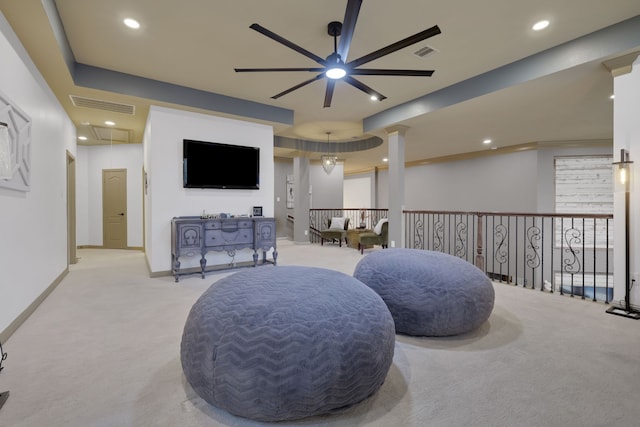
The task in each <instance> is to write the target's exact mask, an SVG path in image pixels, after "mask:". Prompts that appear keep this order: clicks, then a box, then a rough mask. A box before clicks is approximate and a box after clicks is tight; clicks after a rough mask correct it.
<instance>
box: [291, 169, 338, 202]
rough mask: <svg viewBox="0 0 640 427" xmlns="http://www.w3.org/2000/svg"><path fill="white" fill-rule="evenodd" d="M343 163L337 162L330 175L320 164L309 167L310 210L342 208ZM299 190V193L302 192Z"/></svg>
mask: <svg viewBox="0 0 640 427" xmlns="http://www.w3.org/2000/svg"><path fill="white" fill-rule="evenodd" d="M343 179H344V163H341V162H338V163H336V166H335V167H334V168H333V170H332V171H331V174H330V175H327V173H326V172H325V171H324V169H322V165H320V164H312V165H310V167H309V183H310V184H311V208H312V209H330V208H342V207H343V206H342V201H343V196H342V195H343ZM303 190H304V189H300V190H299V191H303Z"/></svg>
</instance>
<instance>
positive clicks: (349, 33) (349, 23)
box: [235, 0, 440, 107]
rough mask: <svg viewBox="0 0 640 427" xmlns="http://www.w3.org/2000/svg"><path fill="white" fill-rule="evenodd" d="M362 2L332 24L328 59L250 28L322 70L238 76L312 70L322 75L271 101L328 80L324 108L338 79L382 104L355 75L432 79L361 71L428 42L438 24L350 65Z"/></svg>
mask: <svg viewBox="0 0 640 427" xmlns="http://www.w3.org/2000/svg"><path fill="white" fill-rule="evenodd" d="M361 5H362V0H349V1H348V3H347V9H346V11H345V14H344V19H343V22H342V23H341V22H337V21H333V22H330V23H329V25H328V28H327V31H328V33H329V35H330V36H332V37H333V53H332V54H331V55H329V56H328V57H327V58H321V57H319V56H318V55H315V54H313V53H311V52H309V51H308V50H306V49H304V48H302V47H300V46H298V45H297V44H295V43H293V42H290V41H289V40H287V39H285V38H284V37H281V36H279V35H278V34H276V33H274V32H272V31H269V30H267V29H266V28H264V27H262V26H261V25H259V24H252V25H251V26H250V27H249V28H251V29H252V30H255V31H257V32H259V33H261V34H263V35H265V36H267V37H269V38H270V39H273V40H275V41H277V42H278V43H281V44H283V45H285V46H286V47H288V48H290V49H293V50H295V51H296V52H298V53H300V54H302V55H304V56H306V57H307V58H310V59H313V60H314V61H316V62H317V63H318V64H320V65H322V67H317V68H236V69H235V71H236V72H238V73H246V72H270V71H310V72H312V73H319V74H317V75H316V76H315V77H313V78H311V79H309V80H306V81H304V82H302V83H299V84H297V85H295V86H293V87H291V88H289V89H287V90H285V91H283V92H280V93H278V94H276V95H274V96H272V97H271V98H273V99H278V98H280V97H281V96H284V95H286V94H288V93H291V92H293V91H294V90H297V89H300V88H301V87H303V86H306V85H308V84H310V83H313V82H315V81H317V80H320V79H322V78H324V77H327V89H326V91H325V95H324V106H325V107H330V106H331V99H332V98H333V90H334V88H335V84H336V81H337V80H343V81H344V82H346V83H348V84H350V85H351V86H353V87H355V88H356V89H359V90H361V91H362V92H364V93H366V94H368V95H369V96H371V97H372V98H375V99H377V100H379V101H382V100H383V99H386V96H384V95H382V94H381V93H379V92H377V91H375V90H374V89H372V88H370V87H369V86H367V85H365V84H364V83H362V82H361V81H359V80H357V79H355V78H354V77H353V76H423V77H429V76H431V75H432V74H433V70H390V69H378V68H358V67H359V66H361V65H364V64H366V63H368V62H371V61H373V60H375V59H378V58H380V57H383V56H385V55H388V54H390V53H393V52H395V51H397V50H400V49H403V48H405V47H407V46H411V45H412V44H415V43H418V42H420V41H422V40H426V39H427V38H429V37H433V36H435V35H438V34H440V28H438V26H437V25H434V26H433V27H431V28H428V29H426V30H424V31H421V32H419V33H417V34H414V35H412V36H410V37H407V38H405V39H403V40H400V41H398V42H395V43H393V44H390V45H388V46H385V47H383V48H381V49H378V50H376V51H374V52H371V53H369V54H367V55H364V56H362V57H360V58H357V59H354V60H352V61H349V62H346V59H347V55H348V54H349V47H350V45H351V39H352V38H353V33H354V30H355V27H356V21H357V19H358V13H359V12H360V6H361ZM338 36H340V44H338V42H337V37H338Z"/></svg>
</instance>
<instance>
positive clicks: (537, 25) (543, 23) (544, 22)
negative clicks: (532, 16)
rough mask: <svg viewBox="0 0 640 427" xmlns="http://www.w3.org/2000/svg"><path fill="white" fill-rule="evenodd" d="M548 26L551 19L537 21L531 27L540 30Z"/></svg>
mask: <svg viewBox="0 0 640 427" xmlns="http://www.w3.org/2000/svg"><path fill="white" fill-rule="evenodd" d="M548 26H549V21H547V20H546V19H545V20H542V21H538V22H536V23H535V24H533V27H531V28H532V29H533V31H540V30H544V29H545V28H547V27H548Z"/></svg>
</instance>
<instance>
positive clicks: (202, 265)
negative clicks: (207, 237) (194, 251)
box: [200, 255, 207, 279]
mask: <svg viewBox="0 0 640 427" xmlns="http://www.w3.org/2000/svg"><path fill="white" fill-rule="evenodd" d="M206 266H207V259H206V258H205V257H204V255H202V258H200V275H201V276H202V278H203V279H204V269H205V267H206Z"/></svg>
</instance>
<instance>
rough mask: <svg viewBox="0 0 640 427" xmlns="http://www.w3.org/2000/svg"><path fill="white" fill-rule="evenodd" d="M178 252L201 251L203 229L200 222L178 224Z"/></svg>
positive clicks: (191, 252)
mask: <svg viewBox="0 0 640 427" xmlns="http://www.w3.org/2000/svg"><path fill="white" fill-rule="evenodd" d="M177 231H178V233H177V236H176V238H177V240H178V241H177V246H178V254H195V253H199V252H200V246H201V245H200V241H201V238H202V230H201V228H200V224H178V227H177Z"/></svg>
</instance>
